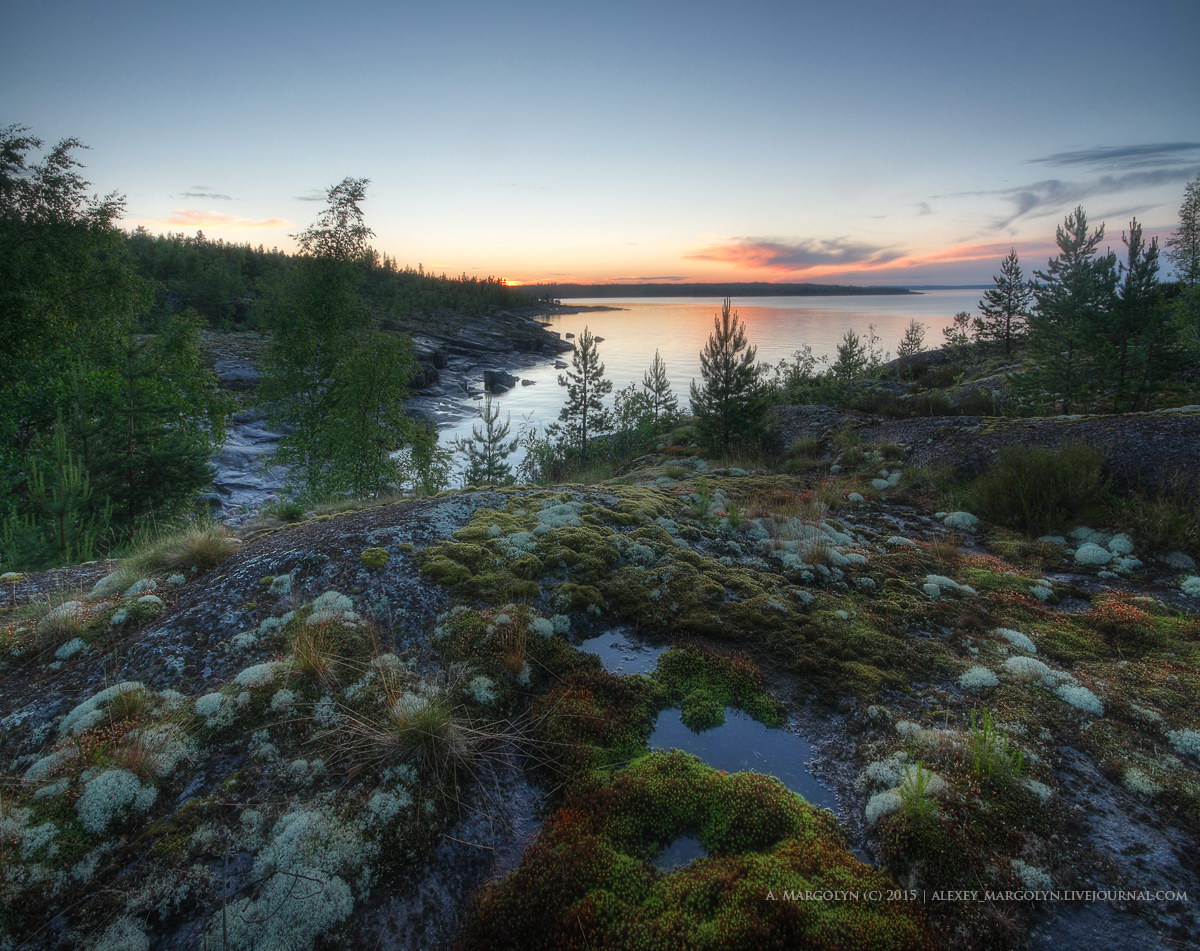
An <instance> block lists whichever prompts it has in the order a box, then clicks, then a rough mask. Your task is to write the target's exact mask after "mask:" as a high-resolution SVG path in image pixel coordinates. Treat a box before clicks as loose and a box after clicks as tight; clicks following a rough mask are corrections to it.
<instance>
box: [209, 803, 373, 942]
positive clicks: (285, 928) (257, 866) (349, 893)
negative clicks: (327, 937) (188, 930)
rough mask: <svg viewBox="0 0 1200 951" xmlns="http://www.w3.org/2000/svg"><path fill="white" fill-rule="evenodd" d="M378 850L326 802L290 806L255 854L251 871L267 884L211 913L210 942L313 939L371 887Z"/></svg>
mask: <svg viewBox="0 0 1200 951" xmlns="http://www.w3.org/2000/svg"><path fill="white" fill-rule="evenodd" d="M377 851H378V845H377V844H376V843H374V842H372V841H371V840H370V839H367V838H364V837H363V836H362V835H361V834H360V833H359V831H358V830H357V828H356V827H355V826H354V825H353V824H351V823H348V822H342V821H339V820H338V819H337V818H336V817H334V816H332V815H330V814H329V813H327V812H325V811H324V810H322V809H319V808H307V809H303V808H302V809H297V810H296V811H294V812H290V813H287V814H286V815H284V816H282V817H281V818H280V819H279V820H278V821H277V822H276V823H275V826H274V828H273V829H272V832H271V842H270V843H269V844H268V845H267V847H266V848H265V849H263V851H262V852H261V853H260V854H259V856H258V858H257V859H256V860H255V862H254V868H253V870H252V875H253V877H254V878H256V879H259V880H261V881H262V882H263V884H262V885H261V887H260V888H259V889H258V891H257V894H256V895H254V896H252V897H247V898H241V899H238V900H237V901H234V902H230V904H229V906H228V909H226V911H225V913H224V914H222V913H220V912H218V913H217V914H215V915H214V916H213V918H212V919H211V920H210V921H209V926H208V939H209V943H210V945H212V946H217V947H226V948H228V949H230V951H249V949H253V951H293V949H295V948H308V947H312V946H313V944H314V943H315V942H316V939H317V938H318V937H319V936H320V935H322V934H323V933H324V932H326V931H328V930H329V929H330V928H332V927H334V926H335V925H337V924H340V923H341V922H343V921H345V920H346V919H347V918H349V917H350V914H351V912H352V911H353V910H354V895H355V893H358V894H363V893H365V892H367V891H368V890H369V889H370V886H371V881H372V875H371V861H372V860H373V859H374V857H375V854H376V852H377ZM352 885H353V888H352V887H351V886H352ZM266 921H269V922H270V924H269V926H266V927H264V924H263V923H264V922H266Z"/></svg>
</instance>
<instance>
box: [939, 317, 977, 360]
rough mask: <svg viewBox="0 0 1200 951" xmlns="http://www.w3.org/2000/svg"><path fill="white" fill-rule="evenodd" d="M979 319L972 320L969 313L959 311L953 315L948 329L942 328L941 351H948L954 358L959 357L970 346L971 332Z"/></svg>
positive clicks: (975, 327)
mask: <svg viewBox="0 0 1200 951" xmlns="http://www.w3.org/2000/svg"><path fill="white" fill-rule="evenodd" d="M978 320H979V318H974V320H972V318H971V313H970V311H966V310H960V311H959V312H958V313H957V314H955V315H954V322H953V323H951V324H950V326H949V327H943V328H942V336H943V337H945V340H944V341H943V342H942V349H943V350H948V351H950V353H952V354H954V355H955V356H960V355H961V354H962V352H963V351H964V350H966V348H967V347H969V346H970V345H971V334H972V330H973V328H974V329H977V325H978Z"/></svg>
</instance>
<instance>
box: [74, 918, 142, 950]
mask: <svg viewBox="0 0 1200 951" xmlns="http://www.w3.org/2000/svg"><path fill="white" fill-rule="evenodd" d="M85 947H86V949H87V951H149V948H150V939H149V938H148V937H147V936H146V933H145V932H144V931H143V930H142V924H141V922H139V921H137V920H135V919H133V918H130V917H129V916H127V915H123V916H121V917H120V918H118V919H117V920H116V921H114V922H113V923H112V924H110V925H109V926H108V927H107V928H106V929H105V930H104V931H103V933H101V934H100V935H98V936H97V937H96V938H95V939H94V940H92V941H91V942H89V943H88V944H87V945H86V946H85Z"/></svg>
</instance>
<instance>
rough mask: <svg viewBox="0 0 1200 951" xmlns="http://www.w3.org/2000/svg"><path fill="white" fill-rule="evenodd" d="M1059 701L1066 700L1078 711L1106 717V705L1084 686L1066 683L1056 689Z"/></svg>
mask: <svg viewBox="0 0 1200 951" xmlns="http://www.w3.org/2000/svg"><path fill="white" fill-rule="evenodd" d="M1054 692H1055V693H1056V694H1058V697H1059V699H1061V700H1065V701H1066V702H1067V703H1069V704H1070V705H1071V706H1073V707H1075V709H1077V710H1082V711H1083V712H1084V713H1092V714H1095V715H1096V716H1098V717H1102V716H1104V704H1103V703H1101V702H1100V698H1099V697H1097V696H1096V695H1095V694H1094V693H1092V692H1091V691H1090V690H1088V688H1087V687H1084V686H1083V685H1082V684H1073V683H1065V684H1059V685H1058V686H1057V687H1055V688H1054Z"/></svg>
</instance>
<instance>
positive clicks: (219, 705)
mask: <svg viewBox="0 0 1200 951" xmlns="http://www.w3.org/2000/svg"><path fill="white" fill-rule="evenodd" d="M196 715H197V716H200V717H204V723H205V725H206V726H208V727H209V728H210V729H214V730H217V729H220V728H221V727H226V726H229V724H231V723H232V722H233V721H234V720H235V719H237V708H236V707H234V705H233V701H232V700H230V699H229V697H227V696H225V694H223V693H206V694H205V695H204V696H203V697H200V698H198V699H197V700H196Z"/></svg>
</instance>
